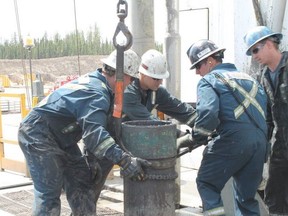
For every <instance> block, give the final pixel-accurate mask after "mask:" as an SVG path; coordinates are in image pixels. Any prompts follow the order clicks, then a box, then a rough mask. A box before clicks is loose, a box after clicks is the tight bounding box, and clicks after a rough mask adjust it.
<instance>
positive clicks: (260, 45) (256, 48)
mask: <svg viewBox="0 0 288 216" xmlns="http://www.w3.org/2000/svg"><path fill="white" fill-rule="evenodd" d="M264 46H265V43H260V44H259V45H258V46H256V47H255V48H254V49H252V50H251V52H252V53H253V54H254V55H256V54H257V53H258V52H259V51H260V50H261V49H263V47H264Z"/></svg>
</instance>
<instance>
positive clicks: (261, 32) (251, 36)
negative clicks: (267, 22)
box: [244, 26, 283, 56]
mask: <svg viewBox="0 0 288 216" xmlns="http://www.w3.org/2000/svg"><path fill="white" fill-rule="evenodd" d="M273 36H274V37H277V38H278V40H279V41H280V40H281V39H282V37H283V35H282V34H281V33H280V32H278V33H275V32H273V31H272V30H271V29H269V28H268V27H267V26H257V27H255V28H253V29H251V30H250V31H248V33H247V34H246V35H245V36H244V41H245V43H246V45H247V47H248V48H247V51H246V55H248V56H251V50H250V49H251V47H253V46H254V45H255V44H256V43H258V42H260V41H262V40H264V39H266V38H268V37H273Z"/></svg>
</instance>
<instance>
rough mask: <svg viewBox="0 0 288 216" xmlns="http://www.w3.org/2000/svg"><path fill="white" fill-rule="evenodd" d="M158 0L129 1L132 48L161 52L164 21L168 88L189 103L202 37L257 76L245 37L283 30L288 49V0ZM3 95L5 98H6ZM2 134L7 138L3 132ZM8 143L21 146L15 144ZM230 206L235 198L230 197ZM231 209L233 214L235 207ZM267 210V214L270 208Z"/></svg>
mask: <svg viewBox="0 0 288 216" xmlns="http://www.w3.org/2000/svg"><path fill="white" fill-rule="evenodd" d="M157 1H160V2H161V5H162V6H161V8H155V7H154V5H155V1H153V0H145V1H143V0H127V3H128V5H129V7H128V16H127V19H126V24H127V26H128V28H129V29H130V31H131V33H132V35H133V44H132V49H133V50H135V51H136V52H137V53H138V54H139V55H142V54H143V53H144V52H145V51H146V50H148V49H150V48H155V47H154V46H155V23H156V22H159V20H160V21H162V22H163V27H165V31H166V34H165V38H163V53H164V54H165V55H166V58H167V62H168V71H170V74H171V76H170V77H169V78H168V79H167V80H165V83H164V85H166V87H167V89H169V91H170V92H171V93H172V94H173V95H175V96H176V97H178V98H180V99H181V100H183V101H186V102H195V101H196V86H197V82H198V80H199V78H200V77H198V76H197V75H196V74H195V72H194V71H193V70H192V71H191V70H190V69H189V68H190V67H189V65H190V62H189V60H188V58H187V56H186V50H187V49H188V47H189V46H190V45H191V44H192V43H193V42H195V41H197V40H199V39H211V40H213V41H215V42H216V44H218V45H220V46H222V47H225V48H226V49H227V51H226V52H225V58H224V60H225V62H233V63H235V65H236V66H237V67H238V69H239V70H242V71H243V72H245V73H249V74H252V75H254V76H255V77H256V76H257V74H256V73H257V72H258V71H259V67H260V66H259V65H257V64H256V63H255V62H253V61H252V59H251V58H250V57H247V56H246V55H245V50H246V45H245V43H244V41H243V37H244V35H245V33H246V32H247V31H248V30H249V29H250V28H252V27H254V26H256V25H267V26H269V27H270V28H271V29H272V30H274V31H276V32H282V34H283V35H284V38H283V41H282V43H281V44H282V49H283V50H285V49H288V29H287V28H288V27H287V26H288V3H287V0H249V1H243V0H242V1H241V0H201V1H199V0H198V1H197V0H157ZM158 4H159V2H158ZM115 8H116V5H115ZM159 10H161V12H165V13H164V14H166V16H164V17H159V16H157V15H158V14H159ZM158 19H159V20H158ZM31 86H32V84H31ZM35 87H36V86H35ZM35 92H37V91H36V90H35ZM41 94H42V93H41ZM0 96H1V97H3V95H2V94H1V95H0ZM10 96H11V95H10ZM16 96H17V97H20V98H21V100H22V101H23V103H24V106H25V102H24V101H25V100H24V99H23V95H22V94H21V95H16ZM40 96H43V95H40ZM25 114H27V110H26V108H25V107H23V110H22V115H25ZM0 123H1V118H0ZM0 135H1V136H2V134H1V130H0ZM0 142H1V143H0V156H1V157H0V159H1V161H0V165H1V169H5V165H9V168H10V166H13V164H12V162H10V161H9V160H7V159H6V158H5V157H4V155H5V154H4V148H3V145H4V144H3V143H4V142H7V140H5V139H3V137H1V141H0ZM8 142H11V143H12V144H16V143H14V141H11V140H8ZM1 145H2V146H1ZM16 168H17V169H15V171H17V172H19V171H23V169H24V171H27V170H26V166H24V165H23V164H21V166H20V168H19V166H17V167H16ZM20 169H21V170H20ZM26 174H28V173H26ZM225 191H226V192H224V194H223V196H224V197H225V196H226V197H229V196H230V193H231V191H230V190H229V188H228V189H227V188H226V190H225ZM170 198H171V197H170ZM176 199H177V198H176ZM176 202H177V200H176ZM226 202H229V200H228V199H226ZM228 211H230V212H233V208H231V209H228ZM262 211H263V212H265V209H264V207H263V208H262ZM263 215H264V213H263Z"/></svg>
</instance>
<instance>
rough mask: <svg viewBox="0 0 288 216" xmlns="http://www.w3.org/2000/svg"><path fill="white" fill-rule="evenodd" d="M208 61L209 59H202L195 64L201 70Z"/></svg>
mask: <svg viewBox="0 0 288 216" xmlns="http://www.w3.org/2000/svg"><path fill="white" fill-rule="evenodd" d="M206 62H207V59H204V60H202V61H200V62H199V63H198V64H196V65H195V68H196V69H197V70H199V69H200V68H201V66H202V65H203V64H205V63H206Z"/></svg>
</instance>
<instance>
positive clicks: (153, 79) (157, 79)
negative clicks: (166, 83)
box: [152, 78, 162, 81]
mask: <svg viewBox="0 0 288 216" xmlns="http://www.w3.org/2000/svg"><path fill="white" fill-rule="evenodd" d="M152 79H153V80H155V81H160V80H162V79H156V78H152Z"/></svg>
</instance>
